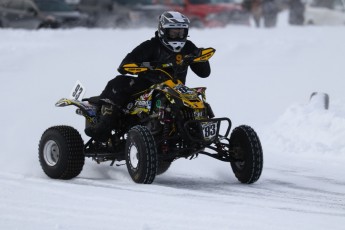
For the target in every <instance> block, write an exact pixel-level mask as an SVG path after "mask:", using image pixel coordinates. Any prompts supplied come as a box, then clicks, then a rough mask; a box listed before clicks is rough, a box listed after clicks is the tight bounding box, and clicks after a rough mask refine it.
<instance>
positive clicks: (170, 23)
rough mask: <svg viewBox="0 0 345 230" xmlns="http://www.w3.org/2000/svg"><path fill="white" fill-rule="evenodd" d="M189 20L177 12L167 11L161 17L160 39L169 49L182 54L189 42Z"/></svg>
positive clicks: (159, 26)
mask: <svg viewBox="0 0 345 230" xmlns="http://www.w3.org/2000/svg"><path fill="white" fill-rule="evenodd" d="M188 29H189V19H188V18H187V17H186V16H184V15H183V14H181V13H179V12H176V11H166V12H164V13H163V14H162V15H160V16H159V23H158V37H159V39H160V41H161V42H162V43H163V45H164V46H166V47H167V48H168V49H170V50H172V51H174V52H180V51H181V49H182V48H183V46H184V45H185V43H186V41H187V36H188Z"/></svg>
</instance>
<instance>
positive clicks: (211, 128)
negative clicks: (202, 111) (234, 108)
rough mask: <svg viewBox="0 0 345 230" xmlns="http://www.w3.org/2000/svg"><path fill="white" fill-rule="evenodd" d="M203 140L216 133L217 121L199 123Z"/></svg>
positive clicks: (211, 137) (210, 137)
mask: <svg viewBox="0 0 345 230" xmlns="http://www.w3.org/2000/svg"><path fill="white" fill-rule="evenodd" d="M201 128H202V132H203V134H204V139H205V140H211V139H213V138H214V137H215V136H216V135H217V133H218V132H217V128H218V124H217V122H204V123H202V124H201Z"/></svg>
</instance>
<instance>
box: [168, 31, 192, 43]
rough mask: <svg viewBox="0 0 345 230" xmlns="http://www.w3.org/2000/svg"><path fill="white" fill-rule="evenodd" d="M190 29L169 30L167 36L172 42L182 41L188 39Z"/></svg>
mask: <svg viewBox="0 0 345 230" xmlns="http://www.w3.org/2000/svg"><path fill="white" fill-rule="evenodd" d="M187 34H188V29H185V28H167V29H166V36H167V39H168V40H170V41H180V40H183V39H185V38H186V37H187Z"/></svg>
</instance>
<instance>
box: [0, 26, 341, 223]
mask: <svg viewBox="0 0 345 230" xmlns="http://www.w3.org/2000/svg"><path fill="white" fill-rule="evenodd" d="M152 35H153V30H152V29H138V30H128V31H127V30H82V29H76V30H57V31H49V30H47V31H45V30H40V31H22V30H0V76H1V84H0V98H1V99H2V100H1V107H2V108H1V113H0V119H1V121H2V124H1V132H0V140H1V150H0V157H1V160H0V188H1V189H0V229H6V230H10V229H25V230H40V229H42V230H47V229H63V230H67V229H68V230H69V229H70V230H72V229H73V230H74V229H82V230H88V229H90V230H95V229H104V230H106V229H109V230H112V229H128V230H140V229H142V230H157V229H160V230H177V229H191V230H192V229H195V230H210V229H220V230H223V229H229V230H230V229H231V230H248V229H252V228H255V229H256V230H268V229H274V230H291V229H295V230H296V229H301V230H324V229H331V230H343V229H344V226H345V195H344V194H345V167H344V165H345V141H344V140H345V105H344V98H345V95H344V94H345V91H344V85H345V80H344V79H345V78H344V76H345V69H344V65H343V64H344V53H345V46H344V41H345V30H344V28H343V27H338V28H337V27H332V28H327V27H305V28H293V27H288V26H284V25H281V26H279V27H278V28H275V29H272V30H264V29H255V28H247V27H227V28H224V29H213V30H191V31H190V36H191V37H190V39H191V40H193V41H194V42H195V43H196V44H197V45H199V46H201V47H214V48H216V49H217V52H216V54H215V56H214V57H213V58H212V60H211V66H212V74H211V76H210V78H208V79H199V78H197V77H196V76H195V75H193V74H192V73H191V72H190V76H189V79H188V80H187V84H188V85H190V86H207V87H208V89H207V93H208V101H209V102H210V104H211V105H212V106H213V110H214V112H215V113H216V115H217V116H228V117H230V119H232V121H233V124H234V126H238V125H240V124H247V125H250V126H252V127H253V128H254V129H255V130H256V131H257V132H258V135H259V137H260V138H261V141H262V145H263V150H264V169H263V174H262V176H261V178H260V179H259V181H258V182H257V183H255V184H252V185H244V184H240V183H239V182H238V181H237V180H236V178H235V176H234V174H233V173H232V171H231V168H230V165H229V164H227V163H223V162H220V161H217V160H214V159H212V158H207V157H205V156H199V157H198V158H197V159H194V160H191V161H189V160H187V159H180V160H177V161H175V162H174V163H173V165H172V166H171V168H170V169H169V170H168V172H167V173H166V174H163V175H161V176H158V177H156V180H155V181H154V183H153V184H151V185H139V184H135V183H134V182H132V180H131V179H130V176H129V175H128V173H127V170H126V166H125V165H121V166H119V167H115V166H114V167H110V166H109V164H108V163H105V164H101V165H97V164H96V163H95V162H92V161H91V160H90V159H87V160H86V164H85V166H84V169H83V171H82V173H81V174H80V175H79V176H78V177H77V178H75V179H72V180H68V181H62V180H52V179H49V178H48V177H47V176H46V175H45V174H44V173H43V171H42V170H41V168H40V165H39V163H38V150H37V149H38V142H39V139H40V137H41V135H42V133H43V131H44V130H45V129H47V128H48V127H50V126H53V125H58V124H65V125H71V126H73V127H75V128H77V129H78V130H79V131H80V132H81V133H83V125H84V120H83V119H82V117H80V116H78V115H76V114H75V112H74V109H72V108H56V107H54V103H55V102H56V101H57V100H59V99H60V98H62V97H65V96H67V95H68V94H69V91H70V89H71V87H72V86H73V85H74V83H75V81H76V80H80V81H81V82H83V84H84V85H85V86H86V87H87V92H86V94H87V95H86V96H93V95H97V94H99V93H100V92H101V90H102V88H103V87H104V86H105V84H106V82H107V81H109V80H110V79H111V78H112V77H114V76H115V75H116V74H117V72H116V68H117V66H118V65H119V63H120V62H121V60H122V58H123V57H124V56H125V55H126V54H127V53H128V52H130V51H131V50H132V49H133V48H134V46H136V45H137V44H139V43H140V42H141V41H143V40H144V39H149V38H150V37H151V36H152ZM314 91H319V92H326V93H328V94H329V95H330V108H329V110H324V109H321V108H320V106H319V105H318V104H317V103H316V104H313V103H309V96H310V94H311V93H312V92H314ZM83 138H84V141H85V140H87V139H86V137H85V135H84V134H83ZM121 163H123V162H119V164H121Z"/></svg>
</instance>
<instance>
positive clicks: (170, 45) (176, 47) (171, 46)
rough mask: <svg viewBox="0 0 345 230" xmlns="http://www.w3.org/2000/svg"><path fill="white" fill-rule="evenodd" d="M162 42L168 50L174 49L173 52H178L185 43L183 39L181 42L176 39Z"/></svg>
mask: <svg viewBox="0 0 345 230" xmlns="http://www.w3.org/2000/svg"><path fill="white" fill-rule="evenodd" d="M163 44H164V45H165V46H166V47H167V48H168V49H170V50H172V51H174V52H175V53H177V52H180V51H181V50H182V48H183V47H184V45H185V44H186V42H185V41H183V42H178V41H173V42H164V41H163Z"/></svg>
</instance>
